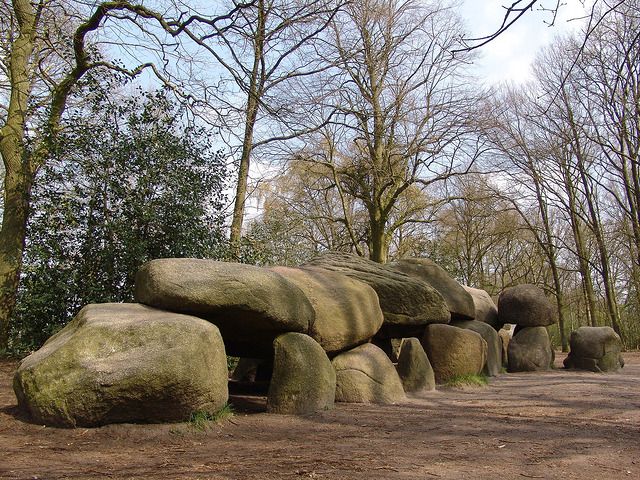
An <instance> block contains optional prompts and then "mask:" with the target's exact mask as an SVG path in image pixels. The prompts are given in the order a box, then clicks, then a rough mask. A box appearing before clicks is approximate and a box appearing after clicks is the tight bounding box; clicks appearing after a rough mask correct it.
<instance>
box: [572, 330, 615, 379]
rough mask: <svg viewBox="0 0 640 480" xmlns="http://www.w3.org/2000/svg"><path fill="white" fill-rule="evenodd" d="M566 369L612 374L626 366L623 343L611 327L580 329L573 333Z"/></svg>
mask: <svg viewBox="0 0 640 480" xmlns="http://www.w3.org/2000/svg"><path fill="white" fill-rule="evenodd" d="M569 346H570V349H571V350H570V352H569V355H568V356H567V358H565V360H564V366H565V367H566V368H575V369H579V370H590V371H592V372H611V371H616V370H618V369H620V368H622V367H623V366H624V360H623V359H622V354H621V353H620V352H621V351H622V341H621V340H620V337H619V336H618V334H617V333H616V332H615V331H614V330H613V328H611V327H580V328H578V330H576V331H574V332H571V337H570V339H569Z"/></svg>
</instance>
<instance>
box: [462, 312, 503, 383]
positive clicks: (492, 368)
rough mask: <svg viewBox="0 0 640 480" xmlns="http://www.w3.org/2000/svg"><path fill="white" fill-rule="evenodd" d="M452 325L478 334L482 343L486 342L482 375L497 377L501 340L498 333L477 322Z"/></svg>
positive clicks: (499, 368)
mask: <svg viewBox="0 0 640 480" xmlns="http://www.w3.org/2000/svg"><path fill="white" fill-rule="evenodd" d="M452 325H453V326H455V327H458V328H466V329H468V330H471V331H473V332H476V333H478V334H480V336H481V337H482V338H483V339H484V341H485V342H487V361H486V363H485V366H484V369H483V373H484V374H485V375H487V376H489V377H495V376H496V375H498V374H499V373H500V371H501V370H502V340H501V338H500V336H499V335H498V332H496V331H495V329H494V328H493V327H492V326H491V325H489V324H487V323H484V322H479V321H477V320H468V321H466V322H455V323H453V324H452Z"/></svg>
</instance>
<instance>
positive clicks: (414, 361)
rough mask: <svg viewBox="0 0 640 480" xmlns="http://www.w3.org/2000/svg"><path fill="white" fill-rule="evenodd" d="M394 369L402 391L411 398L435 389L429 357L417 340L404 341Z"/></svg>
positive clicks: (408, 339) (406, 339)
mask: <svg viewBox="0 0 640 480" xmlns="http://www.w3.org/2000/svg"><path fill="white" fill-rule="evenodd" d="M396 369H397V370H398V375H400V380H402V386H403V387H404V391H405V392H406V393H407V394H409V395H411V396H420V395H422V394H424V393H426V392H430V391H432V390H434V389H435V388H436V380H435V377H434V375H433V368H431V363H430V362H429V357H427V354H426V352H425V351H424V348H422V344H421V343H420V340H418V339H417V338H405V339H404V341H403V342H402V346H401V347H400V355H399V356H398V365H397V366H396Z"/></svg>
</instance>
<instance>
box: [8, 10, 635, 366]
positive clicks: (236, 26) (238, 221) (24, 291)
mask: <svg viewBox="0 0 640 480" xmlns="http://www.w3.org/2000/svg"><path fill="white" fill-rule="evenodd" d="M529 7H531V8H529ZM532 8H537V9H540V8H542V10H539V11H542V13H546V15H547V16H546V17H545V18H546V19H547V20H546V21H548V22H549V23H553V22H554V18H555V15H556V14H557V13H558V10H559V9H561V8H562V5H561V4H560V3H559V2H551V5H546V6H545V5H543V4H541V2H535V1H533V2H528V1H527V2H524V1H521V2H515V3H513V6H512V8H511V9H509V10H505V11H504V12H503V13H500V12H497V13H496V15H497V17H498V18H499V19H501V18H502V16H503V15H506V16H505V17H504V18H505V26H506V25H508V24H509V22H511V20H513V19H515V18H517V17H518V15H520V14H521V13H522V14H530V12H531V11H532V10H531V9H532ZM585 8H586V10H585V11H586V12H587V13H586V15H585V16H584V18H581V19H576V20H575V22H578V23H579V26H578V27H576V28H575V29H574V30H573V31H572V33H569V34H565V35H563V36H558V37H557V38H555V39H554V41H553V42H552V43H551V45H549V46H548V47H546V48H545V49H544V50H543V51H541V52H540V53H539V55H538V56H537V59H536V61H535V62H534V65H533V69H532V74H531V78H530V80H529V81H526V82H522V83H519V84H511V85H500V86H491V87H487V86H484V84H483V83H482V82H481V81H480V80H479V79H478V78H475V77H474V76H473V70H472V68H471V67H472V64H473V61H474V58H475V55H476V52H477V51H476V49H475V48H474V47H477V46H480V45H481V44H482V43H483V42H484V40H482V39H481V40H473V39H470V38H469V35H468V34H467V33H466V28H465V26H464V22H463V21H462V19H461V18H460V16H459V14H458V11H457V10H456V8H455V5H450V4H447V3H445V2H432V1H417V0H405V1H398V0H344V1H338V0H315V1H309V0H308V1H280V0H256V1H246V2H241V1H223V0H221V1H218V2H197V1H194V2H181V1H178V0H167V1H163V0H157V1H144V2H140V3H135V4H134V3H131V2H128V1H111V2H96V1H81V0H59V1H47V0H41V1H38V2H30V1H24V0H13V1H9V0H2V2H1V3H0V18H1V19H2V22H1V23H0V58H1V60H2V61H1V63H0V154H1V155H2V157H3V165H4V171H3V172H2V176H3V187H2V188H3V196H2V205H0V208H1V209H2V230H1V231H0V350H1V351H3V352H5V353H10V354H14V355H22V354H24V353H26V352H29V351H31V350H33V349H36V348H38V347H39V346H40V345H41V344H42V343H43V342H44V340H46V338H48V336H49V335H51V334H52V333H53V332H55V331H56V330H57V329H59V328H60V327H61V326H62V325H64V324H65V323H66V322H68V321H69V320H70V319H71V318H72V317H73V315H74V314H75V313H76V312H77V311H78V309H79V308H81V307H82V306H83V305H85V304H87V303H92V302H113V301H115V302H120V301H131V300H132V286H133V280H134V275H135V272H136V270H137V268H138V266H139V265H141V264H142V263H144V262H145V261H147V260H150V259H152V258H160V257H180V256H193V257H205V258H215V259H221V260H228V261H240V262H246V263H253V264H257V265H273V264H278V265H298V264H300V263H303V262H304V261H305V260H307V259H309V258H311V257H312V256H314V255H317V254H318V253H321V252H322V251H325V250H337V251H345V252H352V253H354V254H357V255H361V256H365V257H368V258H370V259H372V260H374V261H377V262H386V261H388V260H391V259H396V258H400V257H407V256H419V257H428V258H431V259H433V260H434V261H435V262H436V263H438V264H439V265H441V266H442V267H443V268H445V269H446V270H447V271H448V272H449V273H450V274H451V275H452V276H454V277H455V278H456V279H457V280H459V281H460V282H461V283H464V284H466V285H470V286H473V287H476V288H482V289H485V290H487V291H488V292H489V293H490V294H491V295H494V296H495V295H497V294H498V293H499V292H500V291H501V290H502V289H503V288H505V287H508V286H511V285H515V284H519V283H534V284H537V285H539V286H541V287H542V288H544V289H545V291H546V292H547V293H548V295H549V296H550V298H553V300H554V302H555V304H556V306H557V309H558V313H559V319H560V321H559V325H558V326H557V327H554V328H555V330H553V331H552V333H553V338H554V342H555V343H556V345H557V346H562V347H563V348H564V349H566V348H567V338H568V334H569V333H570V332H571V331H572V330H574V329H576V328H577V327H578V326H581V325H610V326H612V327H613V328H614V329H615V330H616V331H617V332H618V333H619V334H620V335H621V337H622V339H623V342H624V344H625V346H626V347H627V348H638V347H639V346H640V315H639V313H640V312H639V311H640V173H639V171H638V169H639V167H640V165H639V158H638V154H639V151H640V41H639V37H640V2H638V1H637V0H627V1H613V0H598V1H595V2H592V3H589V4H587V5H585ZM499 23H500V22H498V24H499ZM514 25H515V26H514V27H513V28H517V24H514ZM489 33H491V32H489ZM489 39H490V38H487V40H489ZM483 48H491V43H489V44H487V45H486V46H485V47H483ZM249 206H250V207H251V212H253V213H252V214H251V215H249V216H248V218H246V217H247V215H246V213H247V211H248V207H249Z"/></svg>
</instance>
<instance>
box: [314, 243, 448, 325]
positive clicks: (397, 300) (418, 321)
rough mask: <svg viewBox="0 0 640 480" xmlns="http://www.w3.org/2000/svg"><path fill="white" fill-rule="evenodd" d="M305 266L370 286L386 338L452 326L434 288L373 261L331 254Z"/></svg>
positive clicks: (445, 308)
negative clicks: (433, 326) (433, 325)
mask: <svg viewBox="0 0 640 480" xmlns="http://www.w3.org/2000/svg"><path fill="white" fill-rule="evenodd" d="M305 266H314V267H320V268H323V269H325V270H331V271H334V272H338V273H341V274H343V275H346V276H348V277H351V278H354V279H356V280H359V281H361V282H364V283H366V284H368V285H370V286H371V287H372V288H373V289H374V290H375V292H376V293H377V294H378V300H379V302H380V308H381V309H382V313H383V315H384V323H383V325H382V328H381V329H380V331H379V332H378V335H379V336H382V337H385V338H403V337H411V336H415V335H421V334H422V332H423V331H424V327H425V326H426V325H428V324H431V323H449V320H450V318H451V315H450V314H449V309H448V307H447V304H446V302H445V300H444V298H443V297H442V295H441V294H440V293H439V292H438V291H437V290H436V289H435V288H433V287H432V286H431V285H429V284H428V283H426V282H423V281H422V280H420V279H418V278H415V277H411V276H409V275H407V274H405V273H402V272H400V271H398V270H395V269H393V268H391V267H389V266H388V265H382V264H379V263H376V262H372V261H371V260H367V259H365V258H362V257H359V256H357V255H351V254H348V253H336V252H329V253H325V254H323V255H320V256H318V257H316V258H314V259H312V260H311V261H310V262H309V263H308V264H307V265H305Z"/></svg>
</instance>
